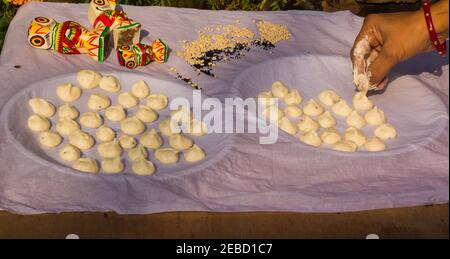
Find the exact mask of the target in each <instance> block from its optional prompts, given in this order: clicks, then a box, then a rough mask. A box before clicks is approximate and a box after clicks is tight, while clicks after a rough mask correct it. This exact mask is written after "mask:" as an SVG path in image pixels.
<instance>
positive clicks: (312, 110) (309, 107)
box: [303, 99, 325, 116]
mask: <svg viewBox="0 0 450 259" xmlns="http://www.w3.org/2000/svg"><path fill="white" fill-rule="evenodd" d="M303 112H304V113H305V114H306V115H308V116H320V115H322V114H323V113H324V112H325V109H324V108H323V107H322V106H320V104H318V103H317V102H316V100H314V99H311V100H309V101H308V102H307V103H305V106H303Z"/></svg>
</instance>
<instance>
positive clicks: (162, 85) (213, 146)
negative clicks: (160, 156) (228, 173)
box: [2, 71, 233, 178]
mask: <svg viewBox="0 0 450 259" xmlns="http://www.w3.org/2000/svg"><path fill="white" fill-rule="evenodd" d="M102 74H103V75H109V74H110V75H114V76H116V77H117V78H118V79H119V80H120V82H121V85H122V91H121V92H123V91H130V90H131V86H132V85H133V83H135V82H136V81H138V80H141V79H143V80H145V81H146V82H147V83H148V84H149V86H150V88H151V93H161V94H164V95H166V96H168V97H169V101H171V100H173V99H174V98H176V97H184V98H186V99H187V100H189V102H190V103H191V105H192V98H193V97H192V92H193V90H192V89H190V88H188V87H186V86H184V85H181V84H178V83H174V82H171V81H166V80H162V79H158V78H155V77H151V76H148V75H145V74H141V73H136V72H121V71H114V72H109V71H106V72H102ZM63 83H72V84H74V85H78V83H77V80H76V73H73V74H67V75H62V76H58V77H55V78H51V79H48V80H45V81H41V82H36V83H34V84H32V85H30V86H29V87H27V88H25V89H23V90H21V91H20V92H19V93H17V94H16V95H14V96H13V97H12V98H11V99H10V100H9V101H8V102H7V104H6V105H5V106H4V108H3V110H2V121H3V122H5V123H4V125H5V127H6V134H8V139H10V140H11V142H12V143H13V144H14V145H15V146H16V147H17V148H18V149H19V150H20V151H22V152H23V153H24V154H25V155H27V156H28V157H30V158H32V159H34V160H35V161H37V162H40V163H41V164H43V165H47V166H50V167H53V168H55V169H57V170H59V171H63V172H66V173H78V174H81V175H87V174H82V173H79V172H77V171H75V170H73V169H72V168H71V164H70V163H67V162H65V161H63V160H62V159H60V158H59V156H58V150H59V148H61V147H63V146H64V145H65V144H67V143H68V140H67V139H65V140H64V142H63V144H61V145H60V146H59V147H58V148H56V149H45V148H43V147H41V145H40V144H39V141H38V136H39V134H38V133H33V132H32V131H30V130H29V129H28V127H27V119H28V116H30V115H31V113H32V112H31V109H30V108H29V106H28V100H29V99H30V98H34V97H40V98H44V99H47V100H49V101H50V102H52V103H53V104H54V105H55V106H56V107H59V106H60V105H62V104H63V102H62V101H60V100H59V99H58V98H57V96H56V92H55V89H56V86H58V85H60V84H63ZM96 92H100V93H103V94H106V95H108V96H109V97H110V98H111V101H112V104H113V105H116V104H117V96H118V94H110V93H107V92H105V91H103V90H102V89H100V88H96V89H92V90H86V89H83V95H82V98H80V100H77V101H76V102H74V103H72V105H74V106H75V107H77V108H78V109H79V111H80V113H83V112H86V111H88V108H87V100H88V98H89V96H90V94H92V93H96ZM141 104H145V100H141ZM135 110H136V107H135V108H133V109H130V110H129V111H128V113H129V114H130V113H131V114H132V113H133V112H134V111H135ZM158 113H159V115H160V117H159V120H158V121H157V122H154V123H151V124H147V125H146V127H147V130H148V129H150V128H157V126H158V124H159V122H160V121H161V120H163V119H165V118H167V117H168V116H169V113H170V110H169V108H167V109H165V110H163V111H160V112H158ZM100 114H101V115H102V116H103V117H104V111H102V112H100ZM57 118H58V116H57V115H55V116H54V117H53V118H52V129H53V130H54V129H55V125H56V122H57ZM78 122H79V120H78ZM105 124H106V125H107V126H109V127H112V128H113V129H115V130H116V132H117V133H119V132H120V131H118V129H119V124H118V123H113V122H110V121H107V120H105ZM83 130H84V131H86V132H89V133H90V134H91V135H93V136H95V130H92V129H86V128H84V127H83ZM158 131H159V130H158ZM119 136H120V135H119ZM189 137H190V138H192V139H193V140H194V142H195V143H196V144H198V145H199V146H200V147H201V148H202V149H203V150H205V152H206V154H207V156H206V158H205V160H203V161H202V162H199V163H194V164H190V163H187V162H185V161H184V158H183V156H182V155H181V154H180V162H179V163H178V164H176V165H161V164H160V163H159V162H158V161H156V159H155V158H154V156H153V151H151V150H148V151H149V158H150V160H151V161H152V162H153V163H154V164H155V166H156V168H157V171H156V173H155V174H154V177H155V178H167V177H177V176H181V175H186V174H190V173H193V172H196V171H199V170H201V169H202V168H206V167H208V166H210V165H212V164H213V163H215V162H216V161H218V160H220V159H221V158H222V157H224V156H225V155H226V152H227V151H228V150H229V148H230V147H231V145H232V142H233V141H232V140H233V137H232V135H230V134H216V133H212V134H209V135H206V136H204V137H191V136H189ZM136 139H137V140H139V137H136ZM164 140H165V143H164V146H165V147H167V146H168V143H167V138H165V139H164ZM96 147H97V145H96V146H94V147H93V148H92V149H91V150H89V151H87V152H85V153H83V155H85V156H88V157H93V158H95V159H97V161H100V160H101V159H100V157H99V155H98V154H97V151H96ZM123 159H124V160H125V161H126V169H125V173H127V174H128V173H130V174H131V171H132V170H131V166H130V163H129V161H128V157H127V152H126V151H124V154H123Z"/></svg>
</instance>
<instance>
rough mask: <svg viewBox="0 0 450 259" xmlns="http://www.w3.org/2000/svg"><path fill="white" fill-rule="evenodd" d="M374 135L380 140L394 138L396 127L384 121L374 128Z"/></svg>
mask: <svg viewBox="0 0 450 259" xmlns="http://www.w3.org/2000/svg"><path fill="white" fill-rule="evenodd" d="M375 136H377V137H378V138H380V139H382V140H389V139H395V138H396V137H397V129H395V127H394V126H392V125H391V124H389V123H384V124H381V125H380V126H378V127H377V128H376V129H375Z"/></svg>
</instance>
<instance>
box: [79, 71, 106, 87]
mask: <svg viewBox="0 0 450 259" xmlns="http://www.w3.org/2000/svg"><path fill="white" fill-rule="evenodd" d="M101 79H102V75H101V74H99V73H97V72H95V71H92V70H81V71H80V72H78V74H77V80H78V83H79V84H80V85H81V87H83V88H86V89H92V88H95V87H97V86H98V85H99V83H100V80H101Z"/></svg>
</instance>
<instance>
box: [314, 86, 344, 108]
mask: <svg viewBox="0 0 450 259" xmlns="http://www.w3.org/2000/svg"><path fill="white" fill-rule="evenodd" d="M340 100H341V97H340V96H339V95H338V94H337V93H336V92H335V91H333V90H326V91H322V92H321V93H320V94H319V101H320V102H321V103H322V104H323V105H325V106H328V107H331V106H333V105H335V104H336V103H337V102H339V101H340Z"/></svg>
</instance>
